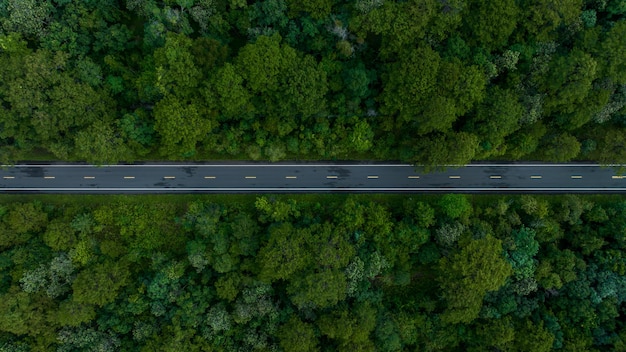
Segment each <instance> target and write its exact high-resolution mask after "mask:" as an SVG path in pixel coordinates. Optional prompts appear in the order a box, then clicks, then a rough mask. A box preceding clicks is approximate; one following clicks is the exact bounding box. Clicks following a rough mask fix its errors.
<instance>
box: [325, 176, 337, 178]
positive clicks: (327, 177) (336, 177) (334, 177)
mask: <svg viewBox="0 0 626 352" xmlns="http://www.w3.org/2000/svg"><path fill="white" fill-rule="evenodd" d="M326 178H337V176H326Z"/></svg>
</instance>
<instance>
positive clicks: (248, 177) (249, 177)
mask: <svg viewBox="0 0 626 352" xmlns="http://www.w3.org/2000/svg"><path fill="white" fill-rule="evenodd" d="M246 178H247V179H251V178H256V176H246Z"/></svg>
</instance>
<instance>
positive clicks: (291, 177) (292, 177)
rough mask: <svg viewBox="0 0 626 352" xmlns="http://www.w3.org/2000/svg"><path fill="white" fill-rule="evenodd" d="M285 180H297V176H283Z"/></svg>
mask: <svg viewBox="0 0 626 352" xmlns="http://www.w3.org/2000/svg"><path fill="white" fill-rule="evenodd" d="M285 178H290V179H294V178H298V177H297V176H285Z"/></svg>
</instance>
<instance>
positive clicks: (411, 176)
mask: <svg viewBox="0 0 626 352" xmlns="http://www.w3.org/2000/svg"><path fill="white" fill-rule="evenodd" d="M409 178H416V179H417V178H420V177H419V176H409Z"/></svg>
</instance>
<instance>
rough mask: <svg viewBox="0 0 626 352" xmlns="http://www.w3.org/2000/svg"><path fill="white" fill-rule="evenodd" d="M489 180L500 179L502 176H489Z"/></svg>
mask: <svg viewBox="0 0 626 352" xmlns="http://www.w3.org/2000/svg"><path fill="white" fill-rule="evenodd" d="M489 178H493V179H499V178H502V176H498V175H491V176H489Z"/></svg>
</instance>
